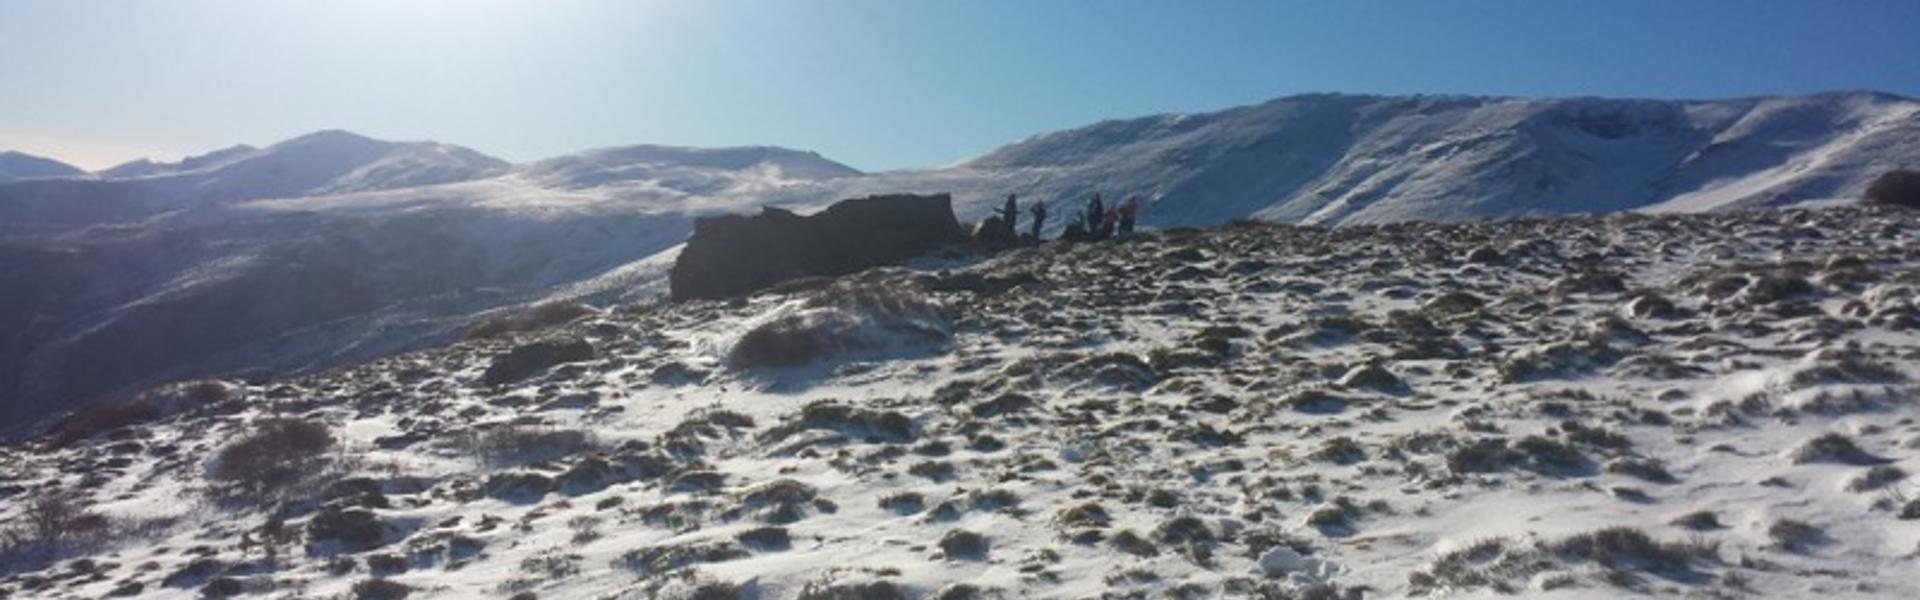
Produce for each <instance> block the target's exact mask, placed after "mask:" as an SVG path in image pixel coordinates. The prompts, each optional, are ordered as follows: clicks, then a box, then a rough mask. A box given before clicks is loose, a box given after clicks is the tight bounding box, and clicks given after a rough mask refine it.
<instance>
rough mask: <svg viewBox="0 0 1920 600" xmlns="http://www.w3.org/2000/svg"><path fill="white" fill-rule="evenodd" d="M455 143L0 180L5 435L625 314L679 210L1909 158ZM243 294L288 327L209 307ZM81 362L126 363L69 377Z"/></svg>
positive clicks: (1254, 120) (1322, 97) (1850, 144)
mask: <svg viewBox="0 0 1920 600" xmlns="http://www.w3.org/2000/svg"><path fill="white" fill-rule="evenodd" d="M396 149H399V150H396ZM456 149H458V150H456ZM461 150H464V149H460V148H459V147H457V146H450V145H446V144H439V143H436V142H411V143H405V142H383V141H379V140H372V139H371V138H366V137H364V136H359V135H357V134H352V133H348V132H343V131H323V132H316V133H315V134H310V135H308V136H302V137H300V138H294V139H292V140H286V141H283V142H280V143H278V144H274V145H271V146H268V147H267V148H260V149H235V150H231V151H229V154H227V155H222V154H221V153H220V152H215V153H211V154H209V155H202V158H206V157H215V158H214V159H206V160H204V164H199V163H196V164H199V166H200V167H202V168H201V169H200V170H191V169H189V170H188V171H190V172H186V173H182V174H173V175H162V176H158V177H151V178H136V179H131V180H107V181H69V180H38V181H24V182H15V183H12V184H4V185H0V273H8V274H9V276H8V277H9V279H10V280H9V281H6V282H0V284H5V285H0V307H8V310H7V311H4V312H0V315H5V316H6V317H8V318H12V319H15V320H17V321H18V322H6V323H0V325H4V326H0V332H12V335H13V336H14V337H13V338H11V339H0V400H5V402H0V404H4V405H9V406H14V407H17V408H15V409H13V410H15V411H17V412H13V413H9V414H7V415H5V416H6V417H8V418H9V419H12V420H14V421H15V422H21V420H22V419H25V420H31V418H33V417H35V416H39V415H45V414H49V412H50V411H57V410H60V409H63V408H65V407H69V405H62V404H59V402H64V401H55V400H52V399H54V398H75V397H77V398H85V399H97V398H102V397H105V396H108V395H113V394H126V393H132V392H135V391H137V390H138V389H139V388H141V387H142V386H147V385H153V384H157V383H161V382H163V381H166V380H170V379H178V378H187V377H195V376H202V375H211V374H218V373H223V372H235V371H245V372H249V373H258V374H263V375H285V374H290V373H300V372H306V371H308V370H311V369H315V368H322V367H325V366H329V365H337V364H343V363H345V362H351V361H357V360H365V359H367V358H371V357H374V356H379V355H381V354H383V353H386V352H391V351H397V350H404V349H408V348H418V347H421V345H424V344H432V343H438V342H441V341H444V340H447V339H450V338H449V336H451V335H452V334H453V332H454V331H456V330H458V329H459V327H460V326H462V325H464V324H465V323H466V322H467V321H469V320H471V319H473V318H476V317H477V316H479V315H481V314H491V313H495V312H499V311H504V310H512V308H513V307H517V306H525V305H527V304H530V303H535V302H542V301H555V300H560V301H573V300H591V301H594V302H609V301H617V302H630V301H635V300H641V299H644V298H646V297H647V296H648V295H650V294H654V293H656V291H657V290H659V289H661V288H662V287H663V286H661V285H659V284H660V283H661V280H662V279H663V278H664V272H665V266H666V265H667V264H670V263H671V262H672V258H673V252H675V248H676V247H677V245H678V244H679V243H680V242H681V241H682V240H683V239H684V237H685V235H686V233H687V232H688V231H690V229H691V226H692V222H693V220H694V219H697V218H699V217H701V216H706V215H713V214H720V213H728V212H752V211H756V210H758V208H759V207H762V206H778V207H784V208H788V209H791V210H796V211H800V212H808V211H813V210H818V209H820V208H823V207H825V206H826V205H827V204H829V203H831V202H832V201H834V200H838V199H843V198H856V197H865V196H871V195H878V194H893V193H920V194H930V193H950V194H952V195H953V198H954V208H955V211H956V213H957V215H958V216H959V217H960V218H961V219H962V220H965V221H972V220H978V219H981V218H984V217H985V216H987V215H988V214H989V213H990V212H991V211H992V210H994V209H995V208H996V207H997V206H998V204H999V202H1000V201H1001V200H1002V199H1003V198H1004V197H1005V195H1006V194H1008V193H1018V194H1019V195H1020V196H1021V197H1022V198H1023V199H1025V201H1027V202H1032V201H1035V200H1041V201H1045V202H1047V203H1049V204H1051V205H1053V206H1052V208H1053V211H1052V214H1053V215H1054V216H1053V218H1052V219H1051V220H1050V221H1049V223H1048V226H1047V231H1049V232H1057V231H1058V230H1059V229H1060V228H1061V227H1062V226H1063V224H1064V223H1065V222H1066V220H1067V219H1069V218H1072V217H1073V216H1074V212H1075V209H1076V208H1077V207H1078V206H1080V203H1081V202H1083V201H1084V200H1085V198H1086V197H1087V196H1088V195H1089V194H1091V193H1095V192H1099V193H1103V194H1105V195H1106V196H1107V197H1108V199H1110V200H1118V199H1120V198H1121V197H1123V196H1126V195H1131V194H1138V195H1140V196H1141V197H1142V199H1143V203H1144V210H1143V215H1142V223H1143V224H1144V225H1145V226H1147V227H1150V228H1151V227H1175V226H1205V225H1213V224H1219V223H1223V222H1227V221H1230V220H1234V219H1241V218H1257V219H1264V220H1271V221H1279V222H1286V223H1300V224H1311V225H1322V226H1334V227H1337V226H1347V225H1359V224H1367V223H1380V222H1391V221H1402V220H1439V221H1448V220H1466V219H1480V218H1492V217H1508V216H1521V215H1566V214H1579V213H1588V212H1610V211H1645V212H1699V211H1711V210H1732V209H1741V208H1766V207H1776V206H1792V205H1796V204H1805V203H1826V202H1831V201H1833V200H1835V199H1842V200H1845V199H1849V198H1852V197H1857V196H1858V194H1859V190H1860V189H1861V188H1863V187H1864V185H1865V184H1866V182H1867V181H1868V180H1870V179H1871V177H1873V176H1875V175H1877V174H1878V173H1879V172H1881V171H1884V170H1888V169H1892V168H1920V103H1916V102H1915V101H1913V100H1911V99H1908V98H1904V97H1899V96H1895V95H1891V94H1884V93H1874V92H1836V93H1827V94H1814V95H1803V96H1786V97H1756V98H1749V99H1738V100H1725V101H1673V100H1611V99H1544V100H1543V99H1525V98H1503V97H1473V96H1463V95H1421V96H1378V95H1353V94H1313V95H1299V96H1289V97H1284V98H1276V99H1273V100H1270V101H1267V102H1263V103H1260V104H1256V105H1249V106H1243V107H1236V108H1231V109H1226V110H1222V111H1214V112H1209V113H1202V114H1167V115H1157V116H1149V117H1139V118H1134V119H1113V120H1107V121H1101V122H1098V123H1093V124H1089V125H1087V126H1084V127H1079V128H1074V129H1068V130H1062V131H1057V132H1050V133H1045V134H1040V135H1035V136H1029V137H1028V138H1026V139H1024V140H1022V141H1019V142H1015V143H1013V144H1009V145H1007V146H1003V147H1001V148H998V149H995V150H994V151H992V152H988V153H986V154H983V155H980V156H977V157H974V158H972V159H969V160H965V161H962V162H960V163H956V164H953V165H948V166H946V167H939V168H930V169H919V170H897V171H881V172H874V173H861V172H859V171H858V170H855V169H852V168H851V167H847V166H845V165H842V164H840V163H837V162H833V161H832V160H830V159H827V158H825V157H823V156H820V155H819V154H818V153H813V152H808V151H801V150H790V149H785V148H777V147H766V146H747V147H735V148H720V149H701V148H686V147H673V146H659V145H630V146H618V147H612V148H603V149H596V150H588V151H583V152H578V153H574V154H568V155H562V156H559V157H552V158H548V159H543V160H540V161H534V162H530V163H521V164H517V165H510V164H505V162H504V161H498V160H497V159H491V158H490V157H485V155H480V154H478V153H477V152H475V153H474V155H467V154H465V153H464V152H461ZM295 154H299V155H302V156H309V155H311V156H317V157H320V158H324V159H327V160H326V161H323V162H328V165H326V168H319V167H316V166H313V165H305V166H303V165H291V167H298V168H295V169H294V170H295V171H298V172H297V173H294V174H295V175H300V176H299V177H285V178H281V179H273V178H267V179H265V180H263V179H258V178H257V177H260V175H259V174H261V173H267V174H271V173H272V172H273V169H272V168H271V165H272V164H275V163H274V161H272V160H266V159H260V158H259V157H260V156H266V155H276V156H291V155H295ZM387 158H390V159H391V160H383V159H387ZM249 160H253V162H248V161H249ZM185 162H188V161H183V163H185ZM209 173H217V174H235V173H237V175H233V176H231V177H227V176H222V175H209ZM262 181H265V183H261V182H262ZM289 190H291V191H292V192H298V193H305V192H303V190H318V191H314V192H312V193H311V194H308V195H289V194H288V193H285V192H287V191H289ZM1022 218H1023V219H1024V218H1025V214H1024V213H1023V214H1022ZM1022 228H1023V229H1024V226H1023V227H1022ZM376 232H377V233H376ZM376 267H377V268H376ZM289 273H297V274H298V275H289ZM269 287H271V288H273V289H275V290H280V291H276V292H274V293H271V294H269V293H267V292H266V291H265V290H266V289H267V288H269ZM268 301H272V302H280V303H286V304H287V305H288V306H306V307H307V308H308V309H309V310H307V311H297V310H294V311H284V312H271V311H252V312H249V311H230V312H222V311H219V310H210V308H209V307H213V306H246V305H248V304H249V303H255V302H268ZM322 324H325V325H326V326H325V327H322ZM196 331H199V332H202V333H200V334H196V333H195V332H196ZM162 332H165V333H162ZM208 332H211V333H217V335H211V334H209V333H208ZM210 340H223V341H220V342H218V343H211V342H210ZM169 345H172V347H174V348H176V349H177V350H176V351H167V352H156V351H152V350H137V351H136V349H140V348H167V347H169ZM215 356H219V357H226V358H221V359H218V360H216V359H215V358H214V357H215ZM99 364H114V365H123V367H118V370H117V371H115V373H116V374H114V375H113V376H111V377H86V376H85V375H86V374H87V373H88V370H89V369H90V368H92V366H93V365H99ZM77 384H84V385H86V386H87V391H85V392H84V393H80V392H76V391H75V390H73V389H69V388H68V386H71V385H77Z"/></svg>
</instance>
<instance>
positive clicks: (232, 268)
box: [0, 135, 855, 428]
mask: <svg viewBox="0 0 1920 600" xmlns="http://www.w3.org/2000/svg"><path fill="white" fill-rule="evenodd" d="M294 142H298V143H294ZM294 142H289V143H286V144H279V145H276V146H273V147H270V148H268V149H266V151H265V152H261V153H247V154H245V155H243V156H241V157H238V158H235V159H232V160H228V161H224V162H221V163H219V164H216V165H211V166H210V167H208V168H204V169H199V170H195V171H192V172H191V173H190V175H191V176H192V177H195V178H197V179H196V181H201V182H208V183H209V184H210V185H226V184H230V183H232V182H237V181H247V180H249V177H248V174H254V173H264V172H270V171H271V168H270V164H271V163H267V162H264V161H285V160H289V157H291V156H295V155H322V156H326V157H334V158H338V157H341V156H351V157H355V158H354V160H345V161H339V162H341V163H351V164H359V165H361V166H357V167H354V168H352V169H351V170H347V169H344V168H343V167H341V166H339V165H335V166H334V167H332V168H329V169H318V168H315V169H310V170H309V171H310V172H322V171H327V172H335V173H344V175H341V176H331V177H327V178H325V179H326V181H327V183H326V184H325V185H328V186H338V187H348V186H350V184H351V185H361V184H364V185H365V187H380V186H379V185H375V184H374V183H373V182H390V181H391V180H390V179H384V178H383V177H382V169H383V168H384V167H386V166H390V165H396V164H400V163H401V162H404V161H414V160H418V159H420V158H421V157H422V156H438V155H441V150H442V149H443V148H444V147H441V146H438V145H434V146H426V145H415V146H414V147H413V149H412V150H405V151H396V150H397V149H395V148H393V147H391V146H386V145H384V143H379V144H368V143H366V142H364V141H362V140H360V139H354V138H347V137H342V136H338V135H322V136H308V137H306V138H301V139H299V140H295V141H294ZM383 147H384V148H385V149H384V150H383V149H382V148H383ZM372 151H378V153H379V158H378V159H377V160H372V161H367V160H362V159H364V158H365V157H366V156H370V155H373V154H375V152H372ZM452 154H454V155H457V153H452ZM262 157H265V158H262ZM430 170H431V169H429V171H430ZM407 172H409V173H418V171H407ZM854 173H855V172H854V171H852V170H851V169H848V168H846V167H843V166H839V165H837V164H834V163H831V162H829V161H825V160H824V159H820V158H819V157H818V156H817V155H812V154H810V153H803V152H794V151H786V150H778V149H768V148H754V149H737V150H702V151H692V150H668V149H659V148H648V149H612V150H603V151H593V152H588V153H583V154H581V155H579V156H573V157H562V158H557V159H554V160H550V161H545V162H542V163H536V164H533V165H527V166H524V167H518V168H514V169H511V170H510V171H508V172H504V173H503V174H500V175H497V176H494V177H487V178H482V179H477V180H470V181H460V182H454V183H448V184H440V185H428V186H410V187H403V188H397V189H376V190H370V191H359V192H352V193H335V194H325V195H307V196H296V197H288V198H264V199H256V200H241V201H229V202H222V203H214V204H200V205H190V206H188V207H186V208H173V209H170V210H167V211H165V212H161V213H159V214H150V215H144V216H140V217H139V219H140V221H139V224H138V226H111V227H107V226H98V225H94V226H88V227H84V228H78V229H61V230H56V231H53V232H51V233H42V234H32V233H29V234H16V235H13V236H5V235H0V276H3V277H4V279H5V280H6V283H7V285H5V286H0V365H4V367H5V368H4V369H0V400H4V401H0V422H5V423H7V424H8V425H9V427H16V428H17V427H20V426H24V425H28V424H31V423H32V422H33V420H34V418H35V417H39V416H42V415H45V414H47V413H49V412H52V411H55V410H59V409H62V408H68V407H70V406H71V405H70V404H63V402H70V401H71V399H74V398H88V399H99V398H106V397H111V396H113V395H116V394H126V393H131V392H134V391H137V390H138V389H140V388H141V387H144V386H147V385H152V384H155V383H159V382H163V381H167V380H171V379H178V378H185V377H192V376H198V375H205V374H211V373H247V374H284V373H296V372H304V371H308V370H313V369H317V368H322V367H327V366H332V365H338V364H342V363H345V362H352V361H358V360H366V359H368V358H371V357H374V356H379V355H382V354H386V353H391V352H394V351H398V350H403V349H407V348H413V347H418V346H419V345H421V344H423V343H438V342H444V341H445V340H447V339H449V338H450V336H451V335H452V333H453V332H454V331H455V330H457V329H459V328H460V327H462V326H465V325H467V324H468V323H469V322H470V321H472V320H473V319H474V318H476V317H477V316H479V315H482V314H486V313H490V312H496V311H498V310H499V309H503V308H509V307H513V306H518V305H521V304H525V303H529V302H534V301H538V300H541V299H543V298H546V297H548V296H551V295H556V294H557V295H559V296H562V297H568V298H573V297H585V298H595V299H600V298H618V297H622V296H626V295H628V294H629V293H630V292H632V289H631V288H625V289H618V290H612V289H609V285H610V284H608V283H606V282H611V281H615V280H616V279H613V278H610V277H609V276H610V275H611V274H614V273H617V272H634V271H633V269H631V268H626V267H627V265H629V263H635V262H636V261H639V262H642V263H644V262H646V259H648V257H652V256H654V255H656V254H659V253H660V252H662V251H665V250H668V249H670V248H672V247H674V246H675V245H677V244H679V243H680V242H681V241H682V238H683V237H684V235H685V232H686V231H688V230H689V229H690V228H691V223H692V219H693V218H694V217H695V216H698V215H701V214H712V213H715V212H723V211H724V212H732V211H745V210H752V209H753V208H754V207H755V206H757V205H758V204H759V203H761V202H764V201H766V198H767V197H768V196H769V195H772V194H778V193H780V192H781V190H783V189H786V188H790V187H796V186H807V185H811V184H812V183H813V182H814V181H816V180H817V179H818V178H832V177H839V176H846V175H849V174H854ZM162 177H165V178H168V179H172V178H178V177H181V176H180V175H166V176H162ZM315 179H316V178H307V180H308V181H312V180H315ZM290 180H291V179H283V181H290ZM139 181H142V180H130V181H111V182H105V183H107V184H110V185H130V184H132V183H137V182H139ZM655 260H656V261H657V260H658V259H655ZM623 268H626V271H622V269H623ZM662 272H663V271H662V270H661V269H643V270H641V271H638V273H641V274H643V275H644V279H646V280H647V281H646V282H638V283H637V284H636V285H635V286H634V287H640V288H644V287H645V285H647V283H648V282H654V281H657V280H658V277H659V274H660V273H662ZM596 278H599V279H600V280H601V281H602V282H603V283H602V284H600V285H599V286H598V287H596V286H594V285H593V284H590V283H588V282H589V281H590V280H595V279H596ZM630 279H631V278H630V277H629V278H627V279H619V281H628V280H630ZM568 290H579V291H578V292H573V293H570V292H568Z"/></svg>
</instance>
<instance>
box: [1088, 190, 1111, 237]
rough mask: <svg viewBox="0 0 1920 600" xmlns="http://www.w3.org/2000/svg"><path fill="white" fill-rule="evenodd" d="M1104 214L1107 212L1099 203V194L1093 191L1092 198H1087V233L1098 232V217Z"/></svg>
mask: <svg viewBox="0 0 1920 600" xmlns="http://www.w3.org/2000/svg"><path fill="white" fill-rule="evenodd" d="M1105 214H1107V208H1106V206H1105V205H1102V204H1101V203H1100V194H1098V193H1095V194H1094V195H1093V197H1092V198H1089V199H1087V233H1089V234H1096V235H1097V234H1098V233H1099V231H1100V217H1101V216H1102V215H1105ZM1101 237H1104V236H1101Z"/></svg>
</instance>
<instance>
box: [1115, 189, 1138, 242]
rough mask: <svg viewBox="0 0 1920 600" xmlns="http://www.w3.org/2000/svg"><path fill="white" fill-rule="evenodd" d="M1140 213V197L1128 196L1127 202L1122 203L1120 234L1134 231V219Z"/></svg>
mask: <svg viewBox="0 0 1920 600" xmlns="http://www.w3.org/2000/svg"><path fill="white" fill-rule="evenodd" d="M1139 214H1140V197H1139V196H1127V201H1126V203H1125V204H1121V205H1120V234H1121V235H1126V234H1129V233H1133V219H1134V217H1137V216H1139Z"/></svg>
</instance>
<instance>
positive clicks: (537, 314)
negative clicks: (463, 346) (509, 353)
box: [460, 302, 595, 341]
mask: <svg viewBox="0 0 1920 600" xmlns="http://www.w3.org/2000/svg"><path fill="white" fill-rule="evenodd" d="M591 314H595V311H594V310H593V308H592V307H589V306H587V305H585V304H580V303H578V302H548V303H545V304H537V305H534V306H533V307H530V308H527V309H525V310H521V311H517V312H512V313H507V314H503V315H498V316H493V317H488V318H485V319H481V320H479V321H476V322H474V323H472V324H469V325H467V326H466V327H463V328H461V329H460V339H461V340H462V341H465V340H477V339H483V338H492V337H500V336H503V335H507V334H510V333H519V332H523V331H536V330H540V329H546V328H549V327H554V326H557V325H565V324H567V323H571V322H573V321H574V320H576V319H579V318H581V317H585V316H587V315H591Z"/></svg>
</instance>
